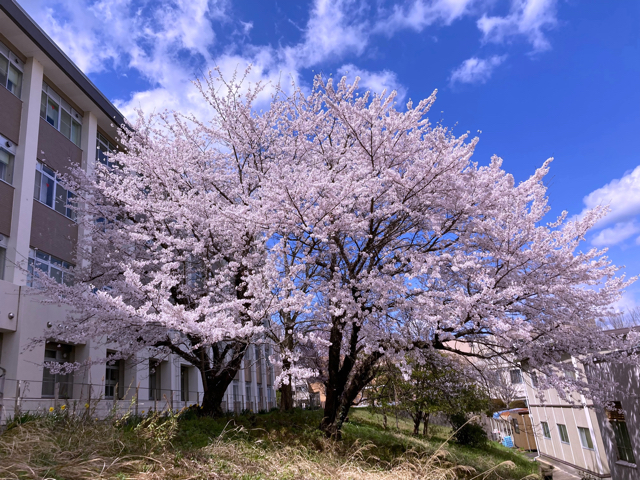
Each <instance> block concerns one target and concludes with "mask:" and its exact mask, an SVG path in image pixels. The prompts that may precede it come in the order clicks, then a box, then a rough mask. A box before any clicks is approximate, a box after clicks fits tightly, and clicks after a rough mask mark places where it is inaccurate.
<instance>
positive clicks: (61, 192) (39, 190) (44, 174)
mask: <svg viewBox="0 0 640 480" xmlns="http://www.w3.org/2000/svg"><path fill="white" fill-rule="evenodd" d="M33 198H34V199H36V200H38V201H39V202H40V203H43V204H45V205H46V206H48V207H51V208H53V209H54V210H55V211H56V212H58V213H60V214H62V215H64V216H65V217H67V218H70V219H71V220H74V221H75V219H76V212H75V210H73V199H74V198H75V194H74V193H73V192H70V191H69V190H67V189H66V188H64V187H63V186H62V185H60V181H59V180H58V178H57V176H56V172H54V171H53V170H52V169H51V168H49V167H47V166H46V165H45V164H44V163H41V162H37V164H36V182H35V185H34V190H33Z"/></svg>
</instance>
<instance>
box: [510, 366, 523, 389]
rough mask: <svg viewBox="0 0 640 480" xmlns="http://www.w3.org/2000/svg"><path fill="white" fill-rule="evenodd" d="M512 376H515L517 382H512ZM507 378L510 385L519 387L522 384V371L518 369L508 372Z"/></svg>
mask: <svg viewBox="0 0 640 480" xmlns="http://www.w3.org/2000/svg"><path fill="white" fill-rule="evenodd" d="M514 374H515V375H516V376H517V379H516V380H517V381H514ZM509 376H510V379H511V384H512V385H520V384H521V383H522V371H521V370H520V369H519V368H514V369H512V370H509Z"/></svg>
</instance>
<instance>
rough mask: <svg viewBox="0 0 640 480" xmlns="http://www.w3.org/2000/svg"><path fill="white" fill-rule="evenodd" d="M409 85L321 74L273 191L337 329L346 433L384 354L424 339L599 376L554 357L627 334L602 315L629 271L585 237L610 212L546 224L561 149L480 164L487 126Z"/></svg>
mask: <svg viewBox="0 0 640 480" xmlns="http://www.w3.org/2000/svg"><path fill="white" fill-rule="evenodd" d="M394 98H395V95H394V94H391V95H390V96H385V95H384V93H383V94H382V95H373V96H371V95H369V94H365V95H359V92H358V90H357V84H354V85H349V84H347V83H346V81H345V80H344V79H343V80H342V81H341V82H339V83H338V84H337V85H335V84H334V83H333V82H332V81H331V80H329V81H327V82H326V83H325V82H323V81H322V79H321V78H318V79H316V82H315V84H314V89H313V93H312V94H311V95H310V96H308V97H307V98H304V97H302V96H300V97H299V99H298V100H297V101H296V102H295V105H296V106H295V108H296V110H295V114H292V115H291V118H292V124H293V125H294V126H292V127H289V131H295V132H296V135H295V138H296V140H297V141H296V142H295V143H294V144H293V145H290V147H291V148H292V150H290V151H289V154H288V155H286V156H284V157H283V159H282V160H283V161H282V162H279V163H278V166H277V168H274V169H273V170H272V171H271V172H270V182H271V183H270V187H269V193H266V194H265V197H264V198H263V206H268V207H267V208H269V209H270V210H271V211H277V212H278V217H279V218H278V220H277V221H276V222H273V227H272V228H271V229H270V232H271V233H270V237H271V238H274V235H275V238H279V239H281V241H282V242H286V243H287V244H295V245H296V250H295V251H296V259H292V257H290V260H291V261H289V262H287V264H288V265H289V268H290V269H291V265H296V266H297V267H298V268H297V270H296V271H297V272H302V271H304V272H305V274H304V275H302V276H301V277H300V278H298V277H296V276H293V275H292V276H289V278H290V281H291V282H293V283H295V284H296V285H298V286H302V285H305V286H307V285H311V286H310V287H309V289H310V291H311V292H313V295H314V298H313V300H312V308H313V317H314V319H315V321H316V322H317V326H318V328H323V329H324V331H325V335H326V336H325V338H324V340H325V342H327V343H326V347H325V350H324V354H323V358H324V360H325V364H324V369H323V370H324V371H323V372H322V373H323V377H324V378H325V379H326V380H325V387H326V404H325V410H324V418H323V420H322V424H321V428H322V429H323V430H324V431H325V432H327V433H328V434H329V435H339V431H340V427H341V423H342V421H344V419H345V418H346V416H347V414H348V411H349V408H350V406H351V405H352V404H353V402H354V401H355V399H356V397H357V396H358V394H359V393H360V392H361V391H362V389H363V388H364V386H366V385H367V383H368V382H369V381H370V380H371V379H372V378H373V376H374V374H375V369H376V365H377V364H378V362H379V361H380V360H381V359H382V358H383V357H385V356H387V357H392V358H393V359H394V360H395V361H396V362H397V363H398V364H402V363H403V362H404V358H405V352H406V351H408V350H411V349H415V348H422V349H438V350H444V351H450V352H453V353H457V354H459V355H462V356H466V357H479V358H492V357H494V356H501V357H504V358H508V359H509V360H510V361H513V358H514V357H515V358H516V359H517V361H521V360H526V361H527V363H528V365H529V366H530V367H531V368H535V367H539V368H541V369H543V370H544V371H545V373H547V376H546V377H545V378H547V379H554V381H555V380H558V379H559V380H558V381H557V382H555V383H553V385H554V386H558V387H562V386H569V384H571V386H572V387H576V388H577V387H581V388H586V386H585V385H584V384H581V385H577V384H576V382H573V383H572V382H571V381H568V380H566V379H565V377H564V376H562V375H560V374H557V372H556V373H555V374H554V373H553V371H554V368H556V367H558V368H560V366H561V364H562V361H563V359H566V356H567V355H575V356H581V357H584V356H585V355H588V354H592V353H594V352H597V351H599V350H602V349H612V348H617V347H619V344H617V343H616V342H617V340H615V339H612V338H611V337H607V336H606V335H603V334H602V332H601V331H600V330H599V329H598V328H597V327H596V325H595V321H594V320H595V319H596V318H601V317H602V316H603V315H605V314H606V312H608V311H609V305H610V304H611V303H612V302H614V301H615V300H616V299H618V298H619V295H620V292H621V290H622V289H623V288H624V287H625V286H626V285H628V281H626V280H625V279H624V277H622V276H617V272H618V268H617V267H615V266H613V265H611V264H610V262H609V261H608V260H607V259H606V257H604V256H603V254H604V251H599V250H596V249H591V250H588V251H586V252H582V251H578V250H577V248H578V246H579V244H580V242H581V241H582V240H583V239H584V236H585V234H586V233H587V231H588V230H589V228H590V227H591V226H592V225H593V224H594V223H595V222H596V221H597V220H598V219H599V218H601V216H602V215H604V214H605V213H606V212H605V210H604V209H596V210H594V211H591V212H589V213H588V214H586V215H585V216H584V217H583V218H581V219H571V220H568V219H567V215H566V213H563V214H562V215H561V216H560V217H559V218H557V219H556V220H553V221H552V222H550V223H544V217H545V215H546V214H547V212H548V210H549V207H548V205H547V198H546V196H545V195H546V188H545V186H544V184H543V179H544V177H545V175H546V174H547V172H548V169H549V164H550V160H549V161H547V162H545V163H544V164H543V166H542V167H541V168H539V169H538V170H537V171H536V172H535V173H534V175H532V177H531V178H529V179H528V180H526V181H524V182H522V183H520V184H518V185H516V183H515V181H514V179H513V177H512V176H511V175H509V174H507V173H506V172H504V171H503V170H502V169H501V163H502V162H501V160H500V159H499V158H497V157H494V158H493V159H492V160H491V162H490V164H489V165H487V166H479V165H478V164H476V163H473V162H471V160H470V159H471V155H472V153H473V149H474V146H475V144H476V139H473V140H471V141H468V142H467V137H466V136H465V135H463V136H462V137H458V138H456V137H455V136H454V135H453V134H452V133H451V132H450V131H449V130H448V129H446V128H444V127H443V126H441V125H436V126H432V125H431V124H430V123H429V122H428V120H427V119H426V114H427V111H428V110H429V107H430V106H431V104H432V102H433V101H434V97H433V96H432V97H430V98H428V99H426V100H423V101H421V102H419V103H418V104H417V105H414V104H412V103H411V102H409V103H408V105H407V107H406V110H404V111H399V110H397V109H396V108H395V106H394ZM285 136H289V134H286V133H285ZM282 250H283V251H284V250H285V249H282ZM310 268H317V270H315V271H314V272H313V274H312V275H308V274H307V273H308V271H309V269H310ZM307 300H308V299H307ZM478 346H482V347H483V348H477V347H478ZM558 368H556V370H558Z"/></svg>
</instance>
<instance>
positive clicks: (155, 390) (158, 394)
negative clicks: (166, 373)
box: [149, 358, 162, 401]
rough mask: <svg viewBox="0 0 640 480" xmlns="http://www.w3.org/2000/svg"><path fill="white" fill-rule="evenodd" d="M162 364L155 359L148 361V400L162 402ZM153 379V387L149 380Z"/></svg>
mask: <svg viewBox="0 0 640 480" xmlns="http://www.w3.org/2000/svg"><path fill="white" fill-rule="evenodd" d="M161 368H162V362H161V361H160V360H156V359H155V358H150V359H149V400H151V401H154V400H155V401H159V400H162V375H161ZM152 378H153V386H152V384H151V379H152Z"/></svg>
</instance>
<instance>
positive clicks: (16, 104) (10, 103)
mask: <svg viewBox="0 0 640 480" xmlns="http://www.w3.org/2000/svg"><path fill="white" fill-rule="evenodd" d="M21 116H22V100H20V99H19V98H18V97H16V96H15V95H14V94H13V93H11V92H10V91H9V90H7V89H6V88H4V87H2V86H0V134H2V135H4V136H5V137H7V138H8V139H9V140H11V141H12V142H13V143H18V142H19V141H20V118H21Z"/></svg>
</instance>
